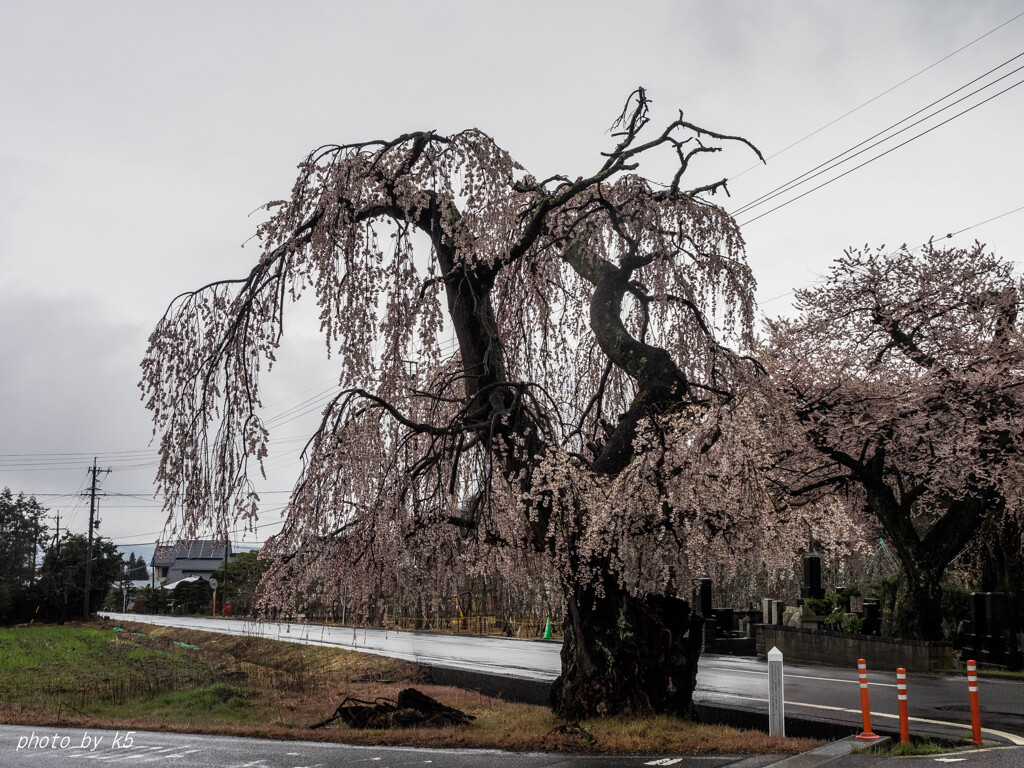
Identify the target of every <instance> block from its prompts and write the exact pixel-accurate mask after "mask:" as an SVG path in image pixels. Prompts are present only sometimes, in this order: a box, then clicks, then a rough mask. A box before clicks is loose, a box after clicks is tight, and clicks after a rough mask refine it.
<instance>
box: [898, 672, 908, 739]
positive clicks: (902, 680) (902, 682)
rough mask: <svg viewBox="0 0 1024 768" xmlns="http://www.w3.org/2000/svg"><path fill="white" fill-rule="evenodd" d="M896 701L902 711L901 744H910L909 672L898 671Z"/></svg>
mask: <svg viewBox="0 0 1024 768" xmlns="http://www.w3.org/2000/svg"><path fill="white" fill-rule="evenodd" d="M896 699H897V701H898V703H899V710H900V743H901V744H909V743H910V722H909V720H908V718H907V670H905V669H904V668H903V667H899V668H897V669H896Z"/></svg>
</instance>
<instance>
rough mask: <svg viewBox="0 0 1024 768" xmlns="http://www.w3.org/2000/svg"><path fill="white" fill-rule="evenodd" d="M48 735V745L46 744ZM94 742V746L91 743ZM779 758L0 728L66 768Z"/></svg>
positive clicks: (612, 766)
mask: <svg viewBox="0 0 1024 768" xmlns="http://www.w3.org/2000/svg"><path fill="white" fill-rule="evenodd" d="M54 738H56V747H54V746H53V743H54ZM97 739H99V743H98V745H97V743H96V740H97ZM780 759H782V756H779V755H775V756H772V755H758V756H755V757H746V756H739V755H714V756H693V755H690V756H686V755H647V756H642V755H640V756H628V757H607V756H580V755H565V754H558V753H546V754H545V753H525V754H524V753H513V752H499V751H496V750H468V749H462V750H437V749H410V748H398V747H353V746H347V745H342V744H321V743H315V742H302V741H272V740H269V739H242V738H237V737H232V736H202V735H195V734H181V733H153V732H149V731H104V730H95V729H89V730H83V729H77V728H41V727H38V726H36V727H32V726H14V725H0V766H5V767H6V766H12V767H15V768H21V767H22V766H25V767H26V768H29V767H31V768H72V767H73V766H79V767H81V766H89V765H95V766H100V765H107V764H116V765H120V766H125V767H126V768H127V767H128V766H137V765H139V766H149V767H151V768H163V767H164V766H166V768H349V767H354V766H359V768H428V767H429V768H487V767H488V766H496V767H500V768H504V767H505V766H507V767H508V768H641V766H646V765H672V766H675V768H764V767H765V766H767V765H769V764H771V763H773V762H776V761H778V760H780Z"/></svg>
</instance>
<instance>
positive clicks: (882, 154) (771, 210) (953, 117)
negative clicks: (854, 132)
mask: <svg viewBox="0 0 1024 768" xmlns="http://www.w3.org/2000/svg"><path fill="white" fill-rule="evenodd" d="M1022 83H1024V80H1018V81H1017V82H1016V83H1014V84H1013V85H1011V86H1009V87H1007V88H1004V89H1003V90H1001V91H999V93H996V94H994V95H992V96H989V97H988V98H987V99H984V100H983V101H979V102H978V103H977V104H974V105H973V106H970V107H968V108H967V109H965V110H963V111H962V112H958V113H957V114H955V115H953V116H952V117H949V118H946V119H945V120H943V121H942V122H941V123H938V124H937V125H933V126H932V127H931V128H929V129H927V130H925V131H922V132H921V133H919V134H917V135H916V136H912V137H911V138H909V139H907V140H906V141H904V142H902V143H900V144H897V145H896V146H895V147H892V148H890V149H887V150H886V151H885V152H882V153H881V154H879V155H875V156H874V157H872V158H870V159H869V160H865V161H864V162H863V163H861V164H860V165H856V166H854V167H853V168H850V169H849V170H847V171H844V172H843V173H841V174H839V175H838V176H834V177H832V178H831V179H829V180H828V181H825V182H823V183H821V184H819V185H818V186H816V187H813V188H811V189H809V190H807V191H806V192H803V193H802V194H799V195H797V196H796V197H794V198H791V199H789V200H787V201H786V202H784V203H781V204H779V205H777V206H775V207H774V208H770V209H769V210H767V211H765V212H764V213H762V214H759V215H757V216H755V217H754V218H752V219H747V221H744V222H741V223H740V224H739V225H740V226H741V227H745V226H747V225H748V224H751V223H753V222H755V221H757V220H758V219H762V218H764V217H765V216H767V215H768V214H770V213H774V212H775V211H777V210H779V209H780V208H785V207H786V206H787V205H789V204H790V203H795V202H796V201H797V200H800V199H801V198H804V197H807V195H809V194H811V193H812V192H817V191H818V190H819V189H822V188H823V187H827V186H828V185H829V184H831V183H833V182H835V181H839V179H841V178H843V177H844V176H848V175H850V174H851V173H853V172H854V171H857V170H860V169H861V168H863V167H864V166H865V165H870V164H871V163H873V162H875V160H880V159H881V158H883V157H885V156H886V155H888V154H890V153H892V152H895V151H896V150H897V149H900V148H902V147H905V146H906V145H907V144H910V143H911V142H913V141H916V140H917V139H920V138H921V137H922V136H927V135H928V134H929V133H931V132H932V131H934V130H936V129H937V128H941V127H942V126H944V125H946V124H947V123H950V122H952V121H953V120H956V119H957V118H958V117H962V116H964V115H966V114H967V113H968V112H972V111H974V110H975V109H977V108H978V107H980V106H982V105H984V104H987V103H988V102H990V101H992V100H993V99H995V98H998V97H999V96H1002V95H1003V94H1004V93H1006V92H1007V91H1011V90H1013V89H1014V88H1016V87H1017V86H1018V85H1021V84H1022Z"/></svg>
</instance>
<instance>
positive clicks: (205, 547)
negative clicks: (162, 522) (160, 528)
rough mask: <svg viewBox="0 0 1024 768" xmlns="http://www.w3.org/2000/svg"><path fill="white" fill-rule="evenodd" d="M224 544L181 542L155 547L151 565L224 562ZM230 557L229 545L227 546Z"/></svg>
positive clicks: (210, 541) (201, 541)
mask: <svg viewBox="0 0 1024 768" xmlns="http://www.w3.org/2000/svg"><path fill="white" fill-rule="evenodd" d="M224 546H225V545H224V543H223V542H219V541H214V540H212V539H195V540H193V541H181V542H178V543H177V544H164V545H160V546H157V548H156V549H155V550H154V551H153V563H152V564H153V565H155V566H161V567H162V566H169V565H171V564H173V563H174V562H175V561H176V560H220V561H222V562H223V560H224ZM227 550H228V556H229V557H230V556H231V543H230V542H228V544H227Z"/></svg>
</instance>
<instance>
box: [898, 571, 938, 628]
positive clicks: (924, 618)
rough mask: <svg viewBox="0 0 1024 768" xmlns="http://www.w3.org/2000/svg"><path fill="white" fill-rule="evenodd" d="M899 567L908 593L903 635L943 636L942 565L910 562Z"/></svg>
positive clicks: (903, 618) (903, 620)
mask: <svg viewBox="0 0 1024 768" xmlns="http://www.w3.org/2000/svg"><path fill="white" fill-rule="evenodd" d="M903 570H904V573H905V574H906V576H907V592H908V594H907V600H906V603H905V605H904V606H903V616H902V622H903V623H902V626H904V627H905V628H906V630H905V634H906V635H907V636H909V637H910V638H911V639H914V640H942V639H944V638H943V634H942V574H943V573H944V572H945V570H946V569H945V566H942V567H932V568H926V567H922V566H917V565H915V564H914V563H913V562H910V563H905V564H904V569H903ZM897 608H899V602H897ZM900 634H904V633H900Z"/></svg>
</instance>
